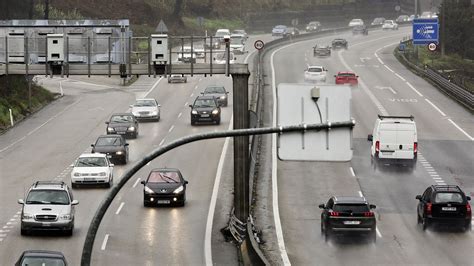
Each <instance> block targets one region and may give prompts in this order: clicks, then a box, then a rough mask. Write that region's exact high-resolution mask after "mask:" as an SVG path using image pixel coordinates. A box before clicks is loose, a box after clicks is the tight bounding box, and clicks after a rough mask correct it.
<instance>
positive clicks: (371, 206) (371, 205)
mask: <svg viewBox="0 0 474 266" xmlns="http://www.w3.org/2000/svg"><path fill="white" fill-rule="evenodd" d="M369 207H370V208H371V209H375V208H377V206H375V205H374V204H370V205H369Z"/></svg>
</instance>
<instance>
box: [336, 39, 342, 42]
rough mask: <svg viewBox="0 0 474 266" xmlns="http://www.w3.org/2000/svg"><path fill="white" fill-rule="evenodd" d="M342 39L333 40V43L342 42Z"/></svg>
mask: <svg viewBox="0 0 474 266" xmlns="http://www.w3.org/2000/svg"><path fill="white" fill-rule="evenodd" d="M344 41H345V40H344V39H334V42H344Z"/></svg>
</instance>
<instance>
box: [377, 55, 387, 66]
mask: <svg viewBox="0 0 474 266" xmlns="http://www.w3.org/2000/svg"><path fill="white" fill-rule="evenodd" d="M375 56H377V54H375ZM377 60H379V62H380V64H382V65H385V64H384V62H383V61H382V59H380V58H379V57H378V56H377Z"/></svg>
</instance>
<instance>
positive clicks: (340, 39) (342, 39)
mask: <svg viewBox="0 0 474 266" xmlns="http://www.w3.org/2000/svg"><path fill="white" fill-rule="evenodd" d="M345 40H346V39H344V38H336V39H334V41H345Z"/></svg>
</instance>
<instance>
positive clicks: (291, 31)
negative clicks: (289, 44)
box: [288, 27, 300, 36]
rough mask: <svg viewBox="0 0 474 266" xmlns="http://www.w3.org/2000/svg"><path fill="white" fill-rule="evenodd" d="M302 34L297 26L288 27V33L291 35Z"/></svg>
mask: <svg viewBox="0 0 474 266" xmlns="http://www.w3.org/2000/svg"><path fill="white" fill-rule="evenodd" d="M299 34H300V30H299V29H298V28H296V27H288V35H291V36H295V35H299Z"/></svg>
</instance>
